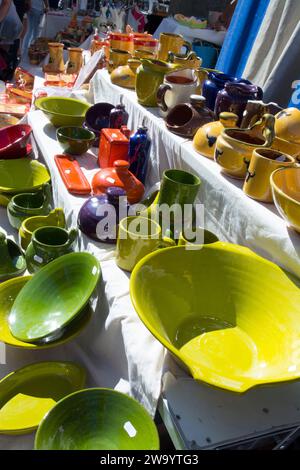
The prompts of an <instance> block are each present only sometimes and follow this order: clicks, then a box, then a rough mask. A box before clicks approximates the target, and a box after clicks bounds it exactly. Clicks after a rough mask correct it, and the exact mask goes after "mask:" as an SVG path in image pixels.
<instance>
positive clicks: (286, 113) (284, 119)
mask: <svg viewBox="0 0 300 470" xmlns="http://www.w3.org/2000/svg"><path fill="white" fill-rule="evenodd" d="M275 133H276V136H277V137H279V138H280V139H284V140H287V141H289V142H293V143H295V144H299V145H300V110H299V109H297V108H287V109H284V110H283V111H280V112H279V113H278V114H276V120H275Z"/></svg>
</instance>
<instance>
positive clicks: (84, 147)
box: [56, 127, 96, 155]
mask: <svg viewBox="0 0 300 470" xmlns="http://www.w3.org/2000/svg"><path fill="white" fill-rule="evenodd" d="M95 138H96V136H95V134H94V132H92V131H90V130H88V129H84V128H83V127H60V128H59V129H57V131H56V139H57V140H58V142H59V143H60V145H61V146H62V148H63V149H64V151H65V152H66V153H70V154H71V155H82V154H83V153H85V152H87V151H88V149H89V148H90V147H91V146H92V145H93V142H94V140H95Z"/></svg>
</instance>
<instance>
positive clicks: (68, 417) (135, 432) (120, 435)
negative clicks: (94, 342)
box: [35, 388, 159, 450]
mask: <svg viewBox="0 0 300 470" xmlns="http://www.w3.org/2000/svg"><path fill="white" fill-rule="evenodd" d="M35 449H38V450H158V449H159V438H158V433H157V429H156V427H155V424H154V422H153V421H152V419H151V417H150V416H149V414H148V413H147V411H146V410H145V409H144V408H143V407H142V406H141V405H140V404H139V403H138V402H137V401H136V400H134V399H133V398H130V397H128V396H127V395H125V394H123V393H120V392H116V391H115V390H110V389H105V388H90V389H87V390H81V391H79V392H75V393H73V394H71V395H69V396H67V397H65V398H63V399H62V400H60V401H59V402H58V403H57V404H56V405H55V406H54V408H52V410H51V411H50V412H49V413H48V414H47V415H46V416H45V418H44V419H43V420H42V422H41V423H40V426H39V428H38V431H37V434H36V437H35Z"/></svg>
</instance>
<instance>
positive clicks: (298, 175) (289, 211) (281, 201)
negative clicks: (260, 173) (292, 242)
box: [270, 167, 300, 233]
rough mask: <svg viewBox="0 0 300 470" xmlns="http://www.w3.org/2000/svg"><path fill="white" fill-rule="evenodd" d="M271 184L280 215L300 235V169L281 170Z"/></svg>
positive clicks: (274, 176)
mask: <svg viewBox="0 0 300 470" xmlns="http://www.w3.org/2000/svg"><path fill="white" fill-rule="evenodd" d="M270 182H271V187H272V194H273V200H274V203H275V205H276V207H277V210H278V212H279V214H280V215H281V217H283V218H284V219H285V220H286V221H287V223H288V224H289V225H290V226H291V227H293V228H294V229H295V230H297V232H299V233H300V167H295V168H279V169H278V170H275V171H274V172H273V173H272V174H271V177H270Z"/></svg>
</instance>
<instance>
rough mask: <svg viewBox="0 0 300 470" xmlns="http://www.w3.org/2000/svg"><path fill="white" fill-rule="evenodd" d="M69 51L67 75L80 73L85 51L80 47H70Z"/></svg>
mask: <svg viewBox="0 0 300 470" xmlns="http://www.w3.org/2000/svg"><path fill="white" fill-rule="evenodd" d="M68 51H69V60H68V62H67V73H79V72H80V70H81V67H82V65H83V57H82V52H83V49H81V48H80V47H69V48H68Z"/></svg>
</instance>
